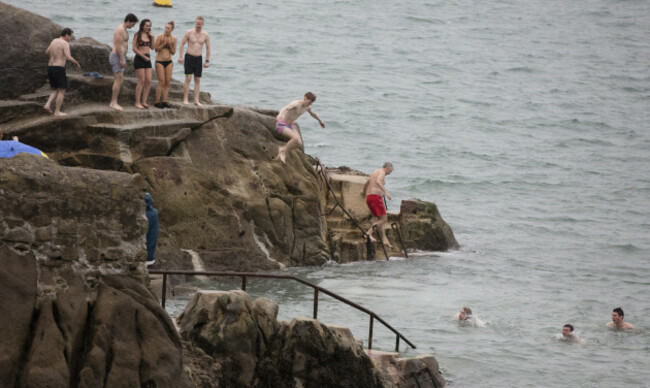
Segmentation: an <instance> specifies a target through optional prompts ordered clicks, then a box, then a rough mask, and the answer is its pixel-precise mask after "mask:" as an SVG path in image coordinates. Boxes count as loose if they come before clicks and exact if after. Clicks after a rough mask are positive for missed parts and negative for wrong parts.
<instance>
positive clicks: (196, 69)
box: [178, 16, 210, 106]
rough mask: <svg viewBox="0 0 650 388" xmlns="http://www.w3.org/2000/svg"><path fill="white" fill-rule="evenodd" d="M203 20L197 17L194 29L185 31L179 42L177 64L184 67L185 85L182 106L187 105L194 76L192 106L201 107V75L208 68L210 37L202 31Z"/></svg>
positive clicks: (201, 17)
mask: <svg viewBox="0 0 650 388" xmlns="http://www.w3.org/2000/svg"><path fill="white" fill-rule="evenodd" d="M203 23H205V19H203V16H198V17H197V18H196V19H195V20H194V28H192V29H191V30H187V31H186V32H185V35H183V39H182V40H181V49H180V52H179V53H178V63H181V64H183V65H184V66H185V83H184V84H183V104H185V105H189V104H190V102H189V94H190V82H192V76H194V105H196V106H201V103H200V102H199V97H200V95H201V74H202V73H203V67H205V68H206V69H207V68H208V67H210V36H209V35H208V33H207V32H205V31H204V30H203ZM185 43H187V53H186V54H185V56H183V47H184V46H185ZM203 45H205V62H203V56H202V55H203Z"/></svg>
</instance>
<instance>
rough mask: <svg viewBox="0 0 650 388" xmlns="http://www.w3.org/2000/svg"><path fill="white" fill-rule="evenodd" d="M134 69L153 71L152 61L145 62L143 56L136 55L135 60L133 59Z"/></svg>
mask: <svg viewBox="0 0 650 388" xmlns="http://www.w3.org/2000/svg"><path fill="white" fill-rule="evenodd" d="M145 55H147V54H145ZM147 57H149V55H147ZM133 67H134V68H135V69H151V59H150V60H148V61H145V60H144V59H142V57H141V56H139V55H136V56H135V58H133Z"/></svg>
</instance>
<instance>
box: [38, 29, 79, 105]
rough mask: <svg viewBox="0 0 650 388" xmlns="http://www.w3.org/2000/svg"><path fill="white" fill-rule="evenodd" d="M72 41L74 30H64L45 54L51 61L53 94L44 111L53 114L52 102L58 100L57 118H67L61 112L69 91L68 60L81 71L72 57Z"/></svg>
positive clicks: (48, 65) (48, 72)
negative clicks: (66, 67) (66, 93)
mask: <svg viewBox="0 0 650 388" xmlns="http://www.w3.org/2000/svg"><path fill="white" fill-rule="evenodd" d="M71 40H72V30H71V29H69V28H64V29H63V30H62V31H61V36H60V37H59V38H56V39H53V40H52V43H50V46H49V47H48V48H47V50H45V54H47V55H49V56H50V61H49V62H48V64H47V78H48V79H49V80H50V86H51V87H52V93H50V98H48V99H47V102H46V103H45V105H44V106H43V109H45V110H46V111H48V112H50V113H52V108H50V106H51V105H52V102H53V101H54V100H55V99H56V108H55V109H54V115H55V116H65V115H66V114H65V113H63V112H61V105H62V104H63V98H64V97H65V91H66V90H67V89H68V77H67V76H66V74H65V62H66V60H68V61H70V62H72V63H74V64H75V65H77V69H81V65H80V64H79V62H77V61H76V60H75V59H74V58H72V55H70V44H69V43H68V42H70V41H71Z"/></svg>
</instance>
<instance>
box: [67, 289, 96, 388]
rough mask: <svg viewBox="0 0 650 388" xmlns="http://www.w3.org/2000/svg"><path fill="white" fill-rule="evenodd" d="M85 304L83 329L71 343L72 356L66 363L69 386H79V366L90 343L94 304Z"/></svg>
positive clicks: (85, 356)
mask: <svg viewBox="0 0 650 388" xmlns="http://www.w3.org/2000/svg"><path fill="white" fill-rule="evenodd" d="M86 306H87V310H86V319H85V320H84V327H83V329H82V330H83V331H82V333H81V335H80V336H78V337H77V338H76V339H75V341H74V342H73V343H72V357H71V358H70V362H69V363H68V365H69V370H70V385H69V387H70V388H73V387H77V386H79V379H80V377H79V375H80V373H81V367H82V364H83V362H84V360H86V358H87V357H88V352H89V351H90V348H91V346H90V344H91V343H92V321H93V318H92V317H93V307H94V306H93V304H92V303H90V302H88V303H86Z"/></svg>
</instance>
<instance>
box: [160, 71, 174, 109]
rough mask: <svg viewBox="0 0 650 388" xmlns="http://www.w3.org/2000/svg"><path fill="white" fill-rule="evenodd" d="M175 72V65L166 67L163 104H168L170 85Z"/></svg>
mask: <svg viewBox="0 0 650 388" xmlns="http://www.w3.org/2000/svg"><path fill="white" fill-rule="evenodd" d="M173 71H174V64H173V63H170V64H169V65H167V67H165V82H164V85H165V87H164V88H163V97H162V100H163V102H167V95H168V94H169V85H170V84H171V82H172V72H173Z"/></svg>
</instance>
